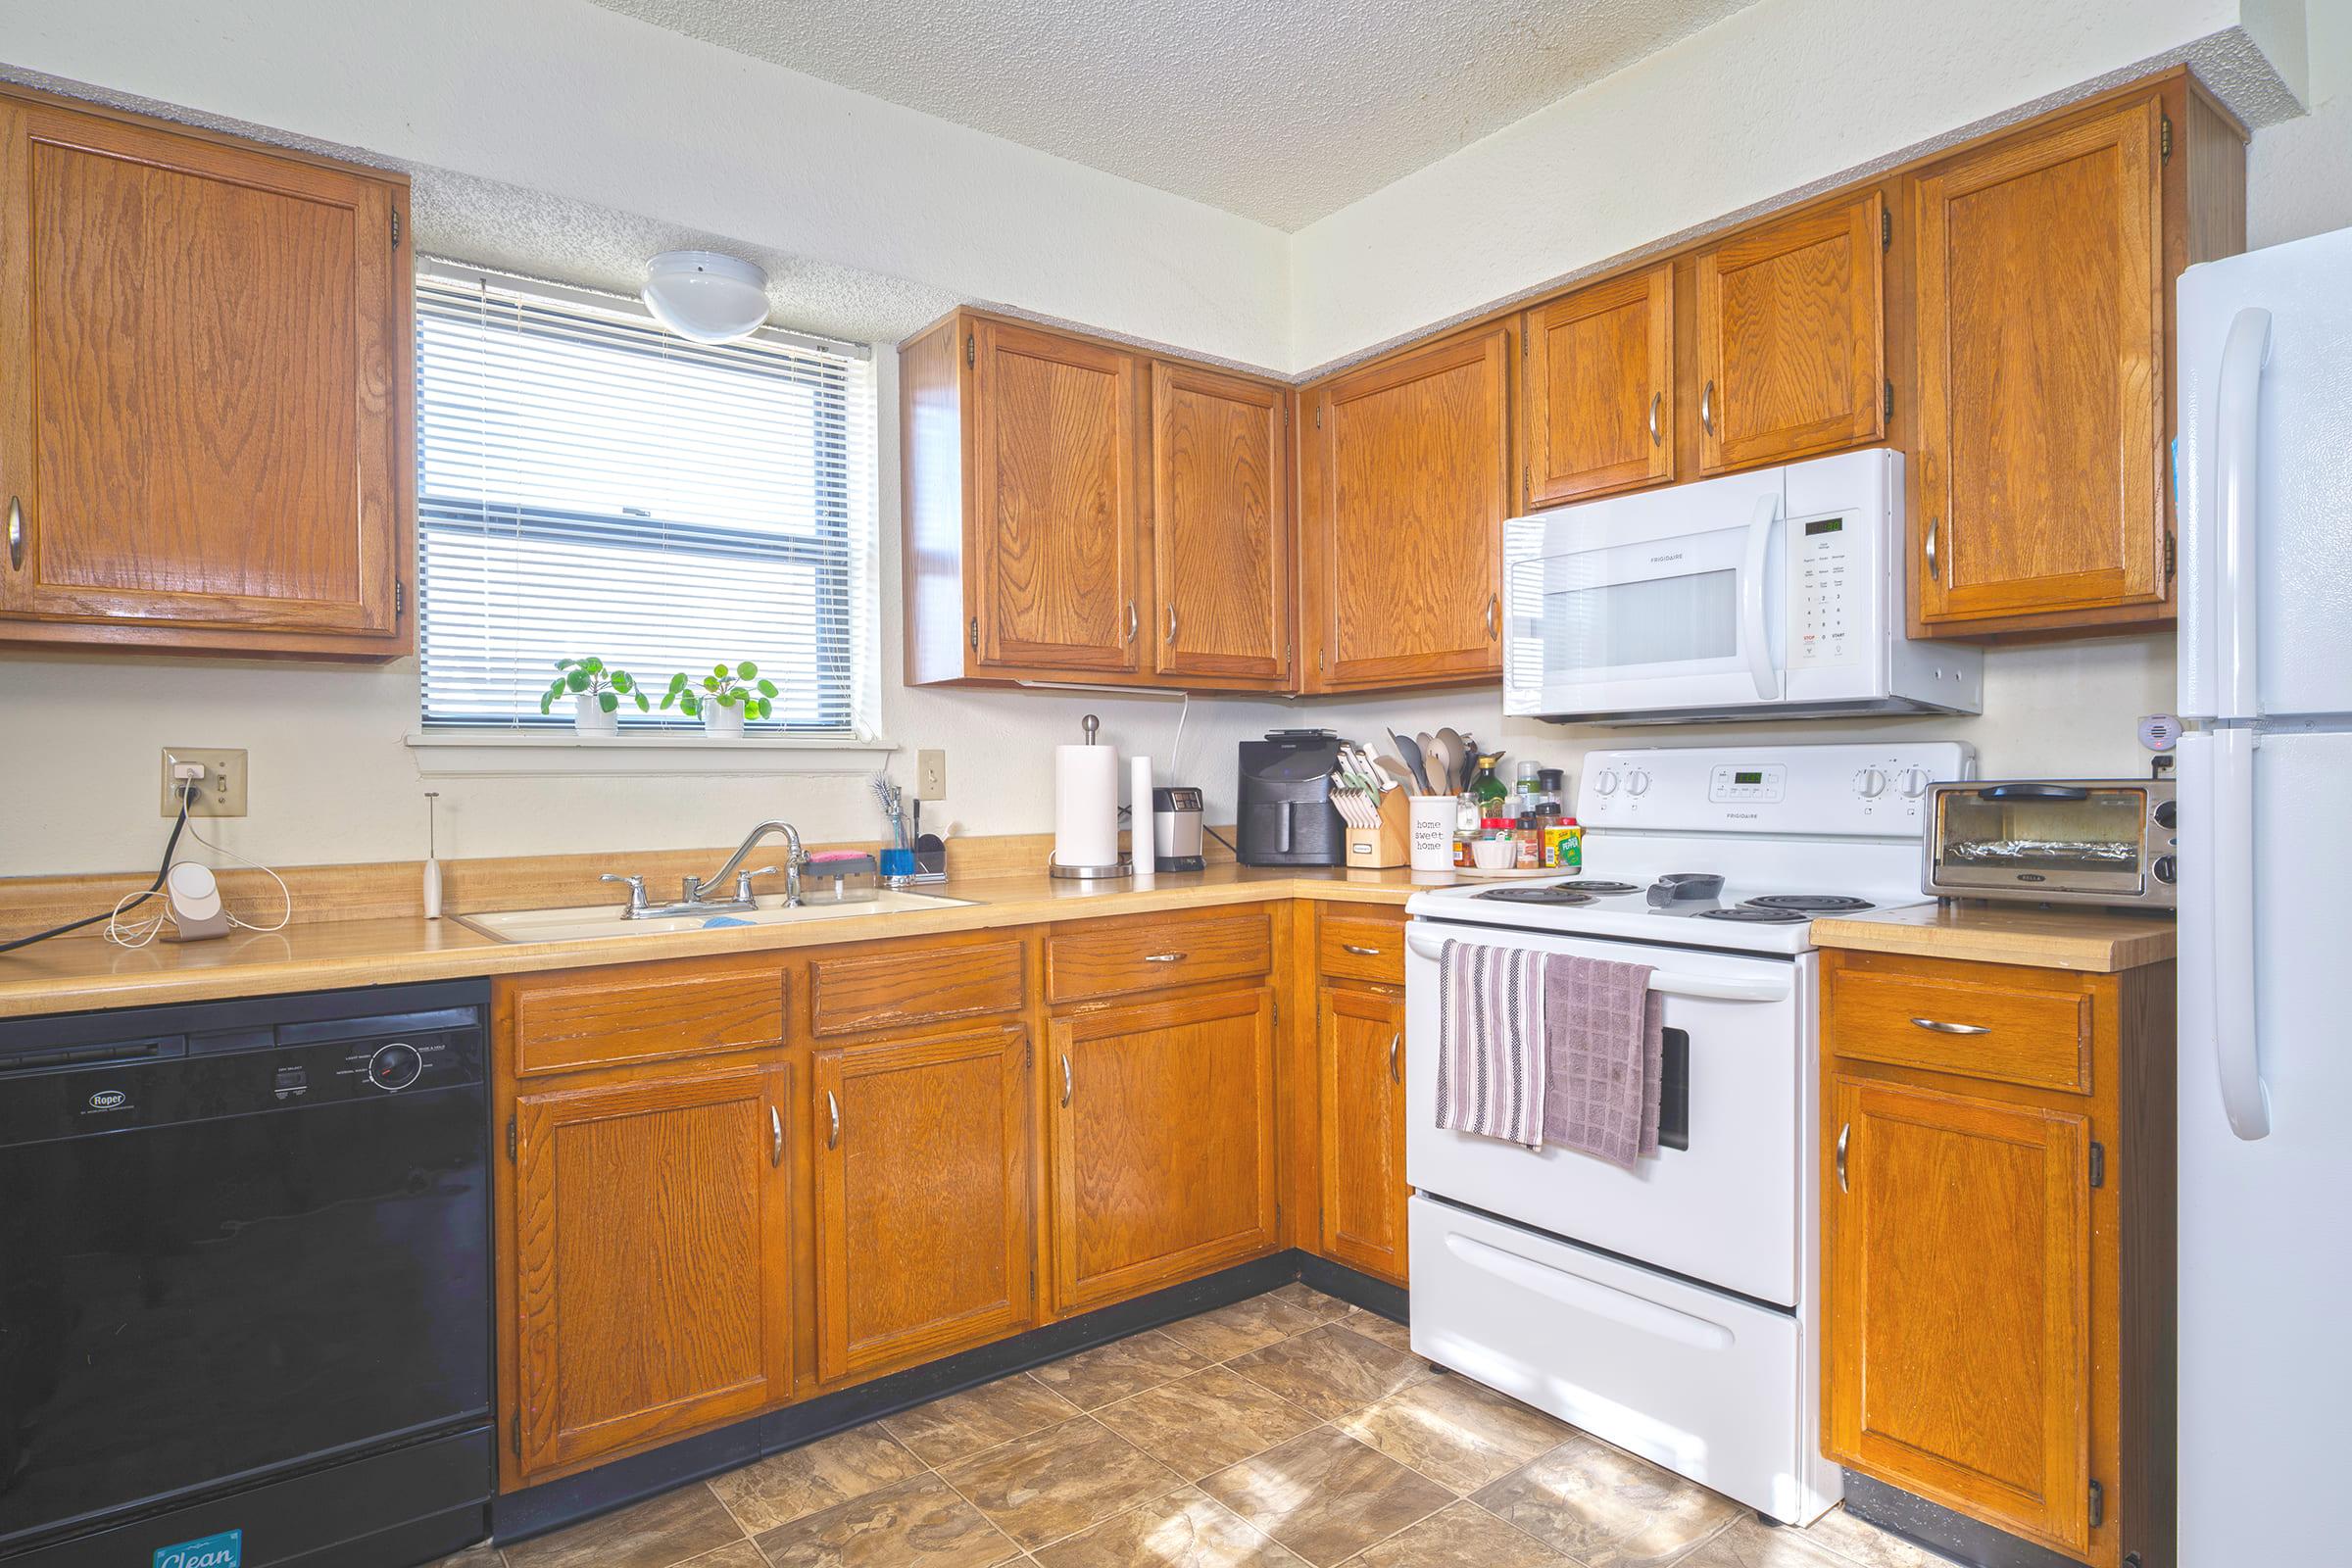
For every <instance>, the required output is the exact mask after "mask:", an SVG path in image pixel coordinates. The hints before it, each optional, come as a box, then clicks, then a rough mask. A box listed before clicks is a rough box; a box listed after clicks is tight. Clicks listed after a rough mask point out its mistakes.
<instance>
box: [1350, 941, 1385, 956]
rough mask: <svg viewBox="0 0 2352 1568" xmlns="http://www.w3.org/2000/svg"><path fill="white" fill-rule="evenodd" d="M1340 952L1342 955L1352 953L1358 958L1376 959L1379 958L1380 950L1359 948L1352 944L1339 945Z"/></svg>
mask: <svg viewBox="0 0 2352 1568" xmlns="http://www.w3.org/2000/svg"><path fill="white" fill-rule="evenodd" d="M1340 951H1341V952H1342V953H1352V954H1354V955H1355V956H1357V957H1359V958H1377V957H1379V956H1380V950H1379V949H1378V948H1359V947H1357V946H1356V945H1355V944H1354V943H1352V942H1343V943H1341V944H1340Z"/></svg>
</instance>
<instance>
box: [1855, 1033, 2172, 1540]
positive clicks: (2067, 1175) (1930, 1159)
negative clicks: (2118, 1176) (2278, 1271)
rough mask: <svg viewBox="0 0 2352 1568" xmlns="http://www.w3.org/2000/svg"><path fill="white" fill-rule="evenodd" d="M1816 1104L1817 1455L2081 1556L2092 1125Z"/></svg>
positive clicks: (1859, 1102)
mask: <svg viewBox="0 0 2352 1568" xmlns="http://www.w3.org/2000/svg"><path fill="white" fill-rule="evenodd" d="M1830 1100H1831V1104H1832V1108H1833V1113H1834V1116H1835V1120H1834V1121H1833V1123H1832V1124H1831V1126H1830V1127H1829V1129H1828V1130H1827V1133H1826V1136H1827V1137H1828V1138H1829V1139H1830V1140H1831V1141H1832V1149H1833V1151H1836V1150H1837V1149H1838V1148H1839V1147H1840V1146H1842V1150H1843V1153H1842V1158H1841V1159H1840V1158H1839V1157H1838V1154H1837V1153H1836V1152H1833V1153H1832V1155H1831V1158H1832V1160H1833V1162H1834V1165H1833V1175H1834V1177H1835V1180H1833V1182H1832V1183H1831V1186H1830V1188H1829V1189H1828V1202H1829V1224H1828V1226H1827V1231H1828V1238H1827V1240H1828V1258H1827V1261H1826V1263H1825V1269H1826V1271H1827V1273H1828V1276H1829V1281H1828V1291H1829V1299H1830V1303H1831V1304H1830V1327H1829V1337H1828V1364H1827V1366H1826V1367H1825V1369H1824V1372H1823V1382H1824V1385H1825V1396H1826V1402H1827V1410H1826V1418H1825V1419H1826V1425H1827V1428H1828V1431H1827V1438H1828V1441H1827V1444H1826V1449H1827V1451H1828V1453H1829V1455H1830V1456H1831V1457H1832V1458H1835V1459H1838V1460H1841V1461H1843V1462H1845V1463H1849V1464H1852V1465H1855V1466H1856V1467H1858V1468H1862V1469H1865V1470H1867V1471H1869V1472H1870V1473H1871V1474H1872V1475H1874V1476H1878V1477H1881V1478H1884V1479H1887V1480H1891V1481H1893V1482H1894V1483H1895V1484H1896V1485H1899V1486H1901V1487H1903V1488H1905V1489H1906V1490H1909V1491H1911V1492H1915V1493H1917V1494H1919V1495H1922V1496H1926V1497H1929V1498H1932V1499H1935V1500H1936V1501H1940V1502H1943V1503H1945V1504H1947V1505H1949V1506H1952V1507H1956V1508H1959V1509H1960V1510H1962V1511H1963V1512H1966V1513H1968V1514H1970V1515H1971V1516H1973V1517H1975V1518H1978V1519H1983V1520H1985V1521H1987V1522H1990V1523H1993V1524H1996V1525H1999V1526H2001V1527H2002V1528H2004V1529H2008V1530H2010V1531H2013V1532H2015V1533H2017V1534H2021V1535H2025V1536H2028V1537H2031V1538H2032V1539H2034V1540H2035V1541H2039V1542H2043V1543H2045V1544H2050V1545H2053V1546H2056V1547H2057V1548H2059V1549H2060V1550H2063V1551H2069V1552H2073V1553H2075V1554H2077V1555H2084V1554H2085V1553H2086V1552H2087V1549H2088V1547H2089V1546H2090V1544H2091V1540H2090V1535H2091V1522H2090V1483H2091V1470H2090V1450H2091V1409H2090V1389H2091V1351H2092V1338H2093V1336H2092V1327H2091V1221H2090V1213H2089V1192H2088V1184H2089V1150H2090V1121H2089V1118H2088V1117H2087V1116H2086V1115H2083V1114H2081V1113H2074V1112H2064V1111H2059V1110H2055V1109H2048V1108H2043V1107H2039V1106H2034V1105H2030V1104H2018V1103H1996V1102H1993V1101H1989V1100H1978V1099H1974V1098H1970V1097H1964V1096H1959V1095H1952V1094H1946V1093H1942V1092H1939V1091H1936V1090H1929V1089H1920V1088H1912V1087H1907V1086H1904V1085H1900V1084H1892V1083H1885V1082H1879V1081H1876V1080H1873V1079H1869V1078H1858V1077H1848V1076H1845V1075H1842V1074H1840V1075H1837V1076H1834V1077H1833V1078H1832V1080H1831V1084H1830ZM2165 1283H2166V1284H2167V1285H2169V1281H2167V1282H2165ZM2141 1288H2142V1289H2148V1290H2153V1289H2160V1288H2164V1286H2161V1285H2157V1284H2147V1285H2143V1286H2142V1287H2141Z"/></svg>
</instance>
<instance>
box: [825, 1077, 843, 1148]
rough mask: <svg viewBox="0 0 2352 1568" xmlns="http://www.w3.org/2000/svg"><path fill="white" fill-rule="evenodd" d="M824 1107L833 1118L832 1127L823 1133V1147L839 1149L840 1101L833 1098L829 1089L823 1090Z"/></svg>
mask: <svg viewBox="0 0 2352 1568" xmlns="http://www.w3.org/2000/svg"><path fill="white" fill-rule="evenodd" d="M825 1109H826V1111H827V1112H828V1113H829V1114H831V1116H832V1118H833V1125H832V1128H831V1129H830V1130H829V1131H827V1132H826V1134H825V1147H826V1148H827V1149H839V1148H840V1147H841V1102H840V1101H838V1100H835V1099H834V1098H833V1091H832V1090H830V1089H828V1090H826V1091H825Z"/></svg>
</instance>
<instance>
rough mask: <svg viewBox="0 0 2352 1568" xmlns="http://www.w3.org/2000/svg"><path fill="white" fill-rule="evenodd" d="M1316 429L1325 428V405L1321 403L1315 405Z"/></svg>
mask: <svg viewBox="0 0 2352 1568" xmlns="http://www.w3.org/2000/svg"><path fill="white" fill-rule="evenodd" d="M1315 428H1316V429H1318V430H1320V429H1322V428H1323V405H1322V404H1320V403H1318V404H1316V405H1315Z"/></svg>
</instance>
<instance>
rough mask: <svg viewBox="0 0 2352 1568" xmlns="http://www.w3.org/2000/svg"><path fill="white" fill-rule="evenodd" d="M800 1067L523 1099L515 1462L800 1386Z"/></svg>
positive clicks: (525, 1466)
mask: <svg viewBox="0 0 2352 1568" xmlns="http://www.w3.org/2000/svg"><path fill="white" fill-rule="evenodd" d="M789 1081H790V1069H788V1068H786V1067H783V1066H771V1067H760V1066H745V1067H738V1068H727V1069H718V1070H713V1071H708V1072H684V1073H681V1074H679V1075H677V1076H675V1077H669V1078H663V1079H660V1080H655V1079H645V1080H640V1081H636V1082H627V1083H618V1084H612V1083H606V1084H598V1085H593V1086H589V1087H582V1088H568V1089H552V1090H546V1091H536V1090H535V1091H532V1092H528V1093H525V1094H521V1095H518V1096H517V1097H515V1200H514V1206H515V1256H514V1260H513V1264H512V1267H513V1269H514V1272H515V1338H514V1344H515V1359H516V1364H515V1397H516V1405H515V1409H516V1412H517V1414H518V1424H517V1426H516V1429H515V1439H516V1443H515V1464H516V1467H517V1471H518V1473H519V1474H520V1475H522V1476H526V1477H527V1476H535V1475H539V1474H542V1473H544V1472H547V1471H551V1470H558V1469H567V1468H573V1467H576V1466H578V1465H580V1464H581V1463H583V1462H584V1461H588V1460H592V1459H597V1458H601V1457H604V1456H607V1455H611V1454H614V1453H619V1452H624V1451H626V1450H629V1449H632V1448H637V1447H642V1446H647V1445H650V1444H652V1443H654V1442H656V1441H659V1440H661V1439H663V1438H668V1437H672V1436H675V1435H677V1434H680V1433H684V1432H688V1431H691V1430H694V1429H696V1428H699V1427H705V1426H711V1425H714V1424H717V1423H719V1422H723V1421H729V1420H739V1419H741V1418H743V1417H745V1416H749V1415H752V1414H754V1413H755V1412H757V1411H759V1410H761V1409H763V1408H766V1407H768V1406H770V1405H774V1404H779V1403H781V1402H783V1401H784V1400H785V1399H787V1398H789V1397H791V1394H792V1281H791V1256H792V1230H791V1215H790V1207H789V1188H790V1167H789V1165H788V1163H787V1161H786V1159H785V1148H784V1138H785V1133H784V1129H785V1128H786V1126H787V1125H789V1123H790V1121H791V1120H792V1119H793V1118H792V1117H791V1114H790V1105H791V1099H790V1095H789Z"/></svg>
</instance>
